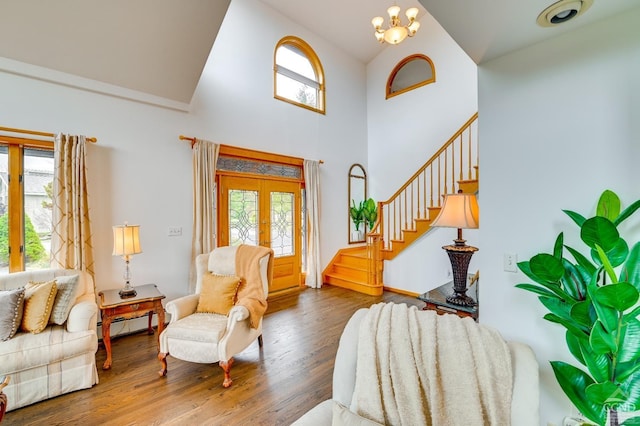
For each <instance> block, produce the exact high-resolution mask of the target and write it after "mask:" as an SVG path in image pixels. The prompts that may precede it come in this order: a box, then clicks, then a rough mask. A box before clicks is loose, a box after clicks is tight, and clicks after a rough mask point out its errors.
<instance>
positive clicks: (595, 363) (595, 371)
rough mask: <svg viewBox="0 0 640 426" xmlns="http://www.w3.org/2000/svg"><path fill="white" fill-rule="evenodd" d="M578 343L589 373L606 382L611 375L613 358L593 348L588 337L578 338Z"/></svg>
mask: <svg viewBox="0 0 640 426" xmlns="http://www.w3.org/2000/svg"><path fill="white" fill-rule="evenodd" d="M575 340H576V345H577V346H578V347H579V348H580V355H581V356H582V360H583V361H584V362H583V363H582V364H583V365H585V366H586V367H587V369H588V370H589V374H591V377H593V378H594V379H595V380H596V381H597V382H606V381H607V380H609V377H610V376H611V358H609V356H608V355H607V354H597V353H595V352H594V351H593V349H591V345H590V344H589V341H588V340H587V339H580V338H576V339H575Z"/></svg>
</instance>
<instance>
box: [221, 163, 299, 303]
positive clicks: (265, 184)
mask: <svg viewBox="0 0 640 426" xmlns="http://www.w3.org/2000/svg"><path fill="white" fill-rule="evenodd" d="M219 187H220V190H219V191H218V194H219V204H218V207H219V209H218V220H219V226H218V233H219V235H218V241H219V245H220V246H226V245H229V246H236V245H240V244H249V245H259V246H265V247H269V248H271V249H273V251H274V254H275V257H274V264H273V281H272V284H271V288H270V289H269V292H270V293H271V292H275V291H280V290H285V289H289V288H293V287H298V286H300V284H301V279H302V274H301V269H302V266H301V265H302V262H301V259H302V256H301V253H302V244H301V241H302V238H301V235H302V233H301V226H300V222H301V217H302V215H301V213H300V212H301V204H300V183H299V182H290V181H285V180H275V179H274V180H272V179H268V178H249V177H238V176H225V175H221V176H220V182H219Z"/></svg>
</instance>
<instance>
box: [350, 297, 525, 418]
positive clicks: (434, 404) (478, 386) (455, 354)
mask: <svg viewBox="0 0 640 426" xmlns="http://www.w3.org/2000/svg"><path fill="white" fill-rule="evenodd" d="M357 360H358V362H357V367H356V385H355V390H354V393H353V400H352V403H351V411H353V412H355V413H357V414H359V415H360V416H362V417H366V418H368V419H371V420H374V421H376V422H378V423H384V424H387V425H434V426H446V425H461V426H462V425H465V426H466V425H508V424H510V422H511V393H512V386H513V377H512V369H511V356H510V352H509V348H508V347H507V345H506V343H505V341H504V340H503V339H502V337H501V336H500V334H499V333H498V332H497V331H495V330H493V329H490V328H487V327H484V326H481V325H478V324H477V323H475V322H473V320H472V319H471V318H465V319H461V318H458V317H457V316H455V315H437V314H436V313H435V312H434V311H419V310H418V309H417V308H416V307H415V306H412V307H407V305H405V304H392V303H387V304H385V303H379V304H377V305H373V306H372V307H371V308H370V310H369V312H368V314H367V316H366V317H365V319H364V320H363V321H362V323H361V325H360V332H359V340H358V358H357Z"/></svg>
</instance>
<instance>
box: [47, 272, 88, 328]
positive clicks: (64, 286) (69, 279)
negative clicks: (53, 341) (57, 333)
mask: <svg viewBox="0 0 640 426" xmlns="http://www.w3.org/2000/svg"><path fill="white" fill-rule="evenodd" d="M79 278H80V276H79V275H63V276H59V277H56V287H57V288H58V292H57V293H56V299H55V300H54V302H53V308H52V309H51V317H50V318H49V324H58V325H62V324H64V322H65V321H66V320H67V317H68V316H69V312H70V311H71V308H72V307H73V303H74V302H75V301H76V290H77V289H78V280H79Z"/></svg>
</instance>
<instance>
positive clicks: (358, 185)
mask: <svg viewBox="0 0 640 426" xmlns="http://www.w3.org/2000/svg"><path fill="white" fill-rule="evenodd" d="M366 199H367V172H365V171H364V167H362V166H361V165H360V164H353V165H352V166H351V167H350V168H349V198H348V200H347V219H348V220H349V227H348V228H347V229H348V230H349V239H348V241H349V244H356V243H364V242H365V235H366V232H367V231H366V224H365V223H364V220H362V216H361V215H359V214H358V211H361V207H362V203H364V201H365V200H366ZM356 223H357V224H356Z"/></svg>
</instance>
